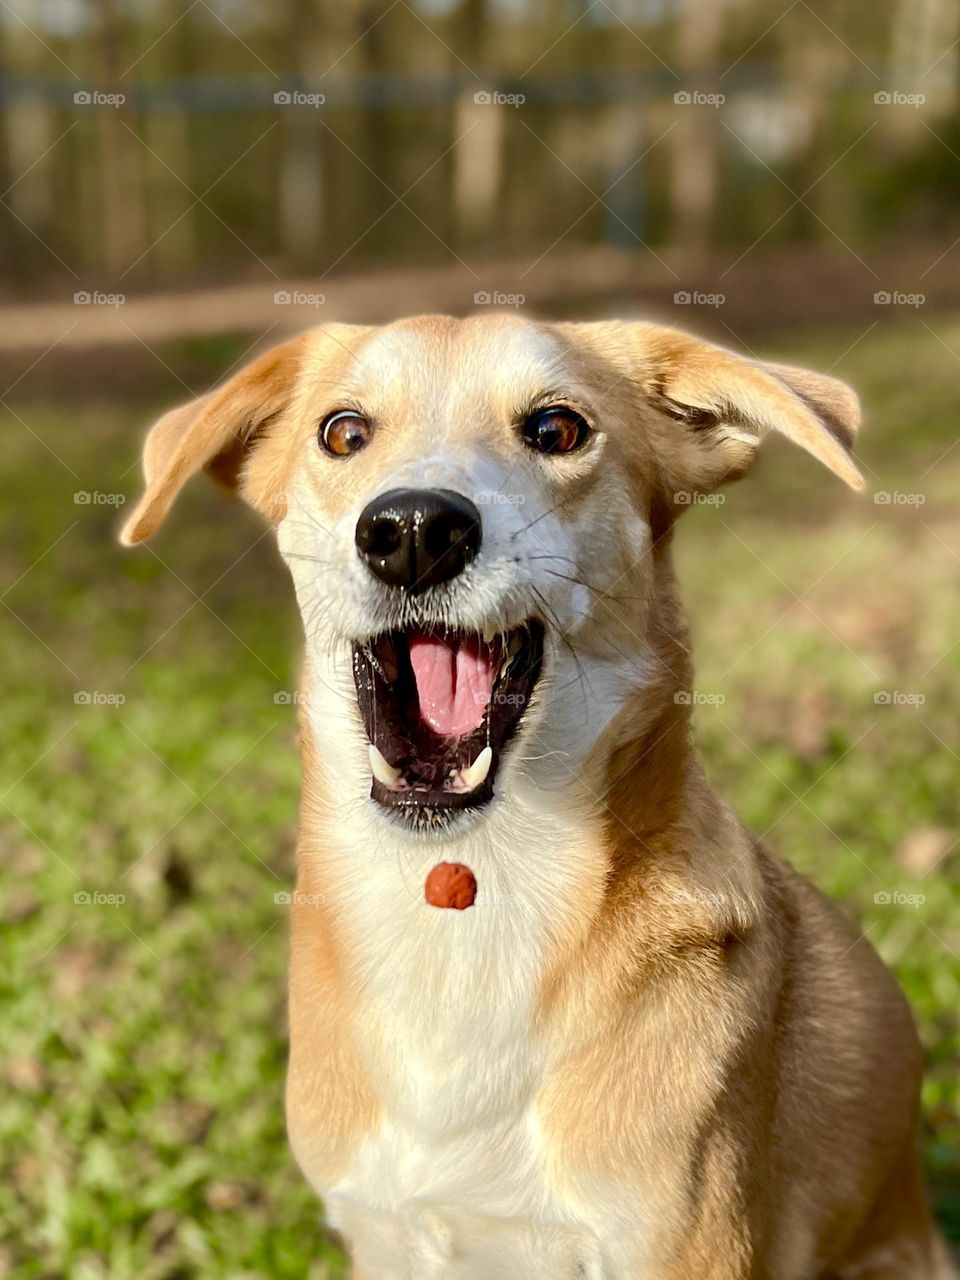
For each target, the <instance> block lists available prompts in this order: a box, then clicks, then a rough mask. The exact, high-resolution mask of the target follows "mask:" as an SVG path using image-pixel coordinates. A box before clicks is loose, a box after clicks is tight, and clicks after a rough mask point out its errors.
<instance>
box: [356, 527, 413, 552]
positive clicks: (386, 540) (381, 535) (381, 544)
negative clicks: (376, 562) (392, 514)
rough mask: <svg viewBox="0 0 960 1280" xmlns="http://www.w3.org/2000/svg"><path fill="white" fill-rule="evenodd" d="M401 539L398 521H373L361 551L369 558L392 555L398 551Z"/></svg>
mask: <svg viewBox="0 0 960 1280" xmlns="http://www.w3.org/2000/svg"><path fill="white" fill-rule="evenodd" d="M402 538H403V530H402V528H401V526H400V524H399V522H398V521H396V520H391V519H390V518H389V517H387V518H386V519H383V520H374V521H373V524H372V525H371V526H370V532H369V535H368V536H367V537H365V538H364V545H363V550H364V551H365V552H366V553H367V555H371V556H389V555H393V553H394V552H395V551H397V550H398V549H399V547H400V541H401V539H402Z"/></svg>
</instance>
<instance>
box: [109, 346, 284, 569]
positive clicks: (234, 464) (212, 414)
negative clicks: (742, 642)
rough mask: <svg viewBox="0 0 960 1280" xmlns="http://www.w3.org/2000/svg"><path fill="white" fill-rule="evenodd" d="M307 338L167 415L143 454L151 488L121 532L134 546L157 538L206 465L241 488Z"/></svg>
mask: <svg viewBox="0 0 960 1280" xmlns="http://www.w3.org/2000/svg"><path fill="white" fill-rule="evenodd" d="M302 341H303V340H302V338H293V339H291V341H289V342H285V343H283V345H282V346H279V347H274V348H273V350H272V351H268V352H267V353H266V354H265V355H262V356H261V357H260V358H259V359H258V360H255V361H254V362H253V363H252V364H250V365H248V366H247V367H246V368H245V369H241V371H240V372H239V373H237V374H235V375H234V376H233V377H232V378H230V380H229V381H228V382H226V383H224V385H223V386H222V387H218V388H217V389H216V390H214V391H211V392H209V393H208V394H207V395H205V396H200V397H199V399H197V400H193V401H191V403H190V404H185V405H181V406H180V407H179V408H178V409H172V410H171V411H170V412H169V413H165V414H164V415H163V417H162V418H160V419H159V420H158V421H157V422H156V423H154V425H153V427H151V429H150V433H149V435H148V436H147V440H146V444H145V445H144V450H143V472H144V476H145V478H146V489H145V491H144V494H143V497H142V498H141V499H140V501H139V502H138V503H137V505H136V507H135V508H134V510H133V513H132V514H131V516H130V518H129V519H128V520H127V522H126V524H125V525H124V527H123V530H122V532H121V534H120V541H121V542H123V543H125V544H126V545H127V546H133V545H134V543H137V542H143V541H144V540H145V539H146V538H151V537H152V536H153V535H154V534H155V533H156V531H157V530H158V529H159V528H160V525H161V524H162V523H163V521H164V520H165V519H166V516H167V513H168V512H169V510H170V508H171V507H172V506H173V502H174V499H175V498H176V496H177V494H178V493H179V492H180V490H181V488H182V487H183V485H184V484H185V483H186V481H187V480H189V478H190V477H191V476H192V475H193V474H194V472H195V471H199V469H200V468H201V467H205V468H206V469H207V470H208V471H209V472H210V474H211V475H213V476H214V478H215V479H216V480H218V481H219V482H220V483H221V484H225V485H226V486H227V487H228V488H234V489H235V488H237V487H239V486H240V484H241V481H242V473H243V468H244V466H245V464H246V462H247V459H248V458H249V455H250V451H251V449H252V448H253V446H254V444H255V442H256V440H257V438H258V437H259V436H260V435H262V433H263V432H264V430H265V428H266V427H267V425H268V424H269V423H270V421H271V420H272V419H273V418H275V417H276V416H277V414H279V413H281V412H282V411H283V409H284V408H285V407H286V405H287V404H288V402H289V400H290V398H291V395H292V392H293V386H294V382H295V379H296V375H297V369H298V367H299V364H300V352H301V346H302Z"/></svg>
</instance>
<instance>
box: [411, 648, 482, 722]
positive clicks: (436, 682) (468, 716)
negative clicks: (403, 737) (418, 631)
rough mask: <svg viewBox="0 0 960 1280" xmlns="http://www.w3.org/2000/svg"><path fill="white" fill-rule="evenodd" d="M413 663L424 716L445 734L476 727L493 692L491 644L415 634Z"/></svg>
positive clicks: (412, 653)
mask: <svg viewBox="0 0 960 1280" xmlns="http://www.w3.org/2000/svg"><path fill="white" fill-rule="evenodd" d="M410 663H411V665H412V667H413V674H414V678H415V679H416V682H417V693H418V694H419V697H420V718H421V720H423V721H424V722H425V723H426V724H428V725H429V726H430V728H431V729H433V730H434V731H435V732H436V733H440V734H443V736H444V737H449V738H461V737H463V735H464V734H465V733H469V732H470V731H471V729H476V727H477V725H478V724H479V723H480V721H481V720H482V719H483V714H484V712H485V711H486V709H487V704H488V703H489V701H490V698H491V697H492V695H493V680H494V676H495V675H496V669H495V667H494V661H493V655H492V653H491V650H490V647H489V646H488V645H484V644H474V643H471V644H468V645H462V644H450V643H448V642H447V641H446V640H443V639H441V638H440V637H439V636H411V637H410Z"/></svg>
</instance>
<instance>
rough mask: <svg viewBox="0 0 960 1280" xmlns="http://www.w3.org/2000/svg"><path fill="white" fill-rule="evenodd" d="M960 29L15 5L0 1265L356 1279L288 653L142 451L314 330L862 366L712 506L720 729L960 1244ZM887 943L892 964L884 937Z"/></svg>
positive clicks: (705, 633) (927, 7) (685, 13)
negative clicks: (603, 322) (914, 1077)
mask: <svg viewBox="0 0 960 1280" xmlns="http://www.w3.org/2000/svg"><path fill="white" fill-rule="evenodd" d="M958 64H960V7H958V6H957V5H956V3H955V2H954V0H869V2H867V0H824V2H822V3H807V0H792V3H789V2H788V0H696V2H695V3H694V2H690V3H684V2H682V0H560V2H559V3H557V2H553V3H548V2H547V0H460V3H455V2H453V0H421V2H420V3H415V2H413V0H392V3H388V2H387V0H383V2H381V0H363V2H362V3H357V4H335V3H333V2H332V0H279V3H277V4H274V5H270V6H265V5H253V4H249V3H246V2H245V0H193V2H192V3H182V4H174V3H170V2H169V0H138V2H137V3H136V4H121V3H120V2H119V0H0V101H2V106H3V111H2V119H0V192H2V194H0V264H2V284H0V389H2V394H0V418H2V423H3V426H2V430H3V455H4V466H3V468H2V476H0V485H2V490H0V493H2V498H3V501H2V503H0V521H2V523H3V526H4V530H3V531H4V535H5V536H4V538H3V544H2V546H3V549H2V552H0V564H2V579H3V580H2V586H0V601H2V605H3V608H2V610H0V621H2V624H3V628H2V644H3V658H2V660H3V665H4V671H5V675H6V677H7V681H6V683H7V694H6V700H5V715H4V751H3V763H2V766H0V842H2V843H0V847H2V861H0V917H2V919H3V922H4V929H3V931H2V936H0V947H2V949H3V952H4V964H3V965H2V967H0V973H2V977H0V982H2V990H3V1004H4V1013H3V1040H4V1045H5V1048H6V1050H7V1053H6V1056H5V1061H4V1062H3V1064H2V1065H0V1073H2V1074H3V1075H4V1077H5V1083H6V1086H7V1087H6V1088H5V1090H4V1091H3V1093H2V1095H0V1175H2V1176H0V1221H2V1224H3V1230H2V1231H0V1275H10V1276H17V1277H20V1276H23V1277H31V1276H33V1277H60V1276H69V1277H70V1278H71V1280H100V1278H102V1277H129V1276H137V1277H141V1278H142V1280H152V1278H154V1277H157V1278H160V1277H163V1278H165V1280H180V1278H185V1277H194V1276H197V1277H211V1276H224V1277H231V1278H232V1280H235V1278H240V1277H260V1276H275V1277H279V1276H283V1277H309V1280H321V1278H322V1277H339V1276H341V1275H342V1274H343V1270H342V1260H341V1258H340V1255H339V1253H338V1252H337V1249H336V1247H335V1245H334V1243H333V1241H332V1240H331V1239H330V1238H329V1237H328V1235H327V1234H326V1232H325V1229H324V1226H323V1222H322V1217H321V1214H320V1211H319V1208H318V1206H317V1204H316V1201H315V1199H314V1197H313V1195H312V1194H311V1193H310V1191H309V1190H308V1189H307V1187H306V1186H305V1184H304V1183H303V1181H302V1179H301V1178H300V1176H299V1174H298V1173H297V1171H296V1169H295V1168H294V1166H293V1162H292V1159H291V1157H290V1154H289V1152H288V1150H287V1147H286V1144H285V1138H284V1132H283V1109H282V1087H283V1071H284V1059H285V1052H286V1044H285V1008H284V969H285V961H286V914H287V902H288V897H287V895H288V893H289V890H290V887H291V876H292V869H293V861H294V844H295V817H296V798H297V788H298V764H297V754H296V741H295V712H296V707H295V701H296V695H295V690H296V685H297V669H298V657H297V653H298V647H299V634H298V626H297V619H296V614H295V609H294V605H293V599H292V592H291V591H290V589H289V587H288V584H287V581H286V579H285V575H284V572H283V570H282V566H281V565H280V563H279V560H278V558H277V556H276V553H275V551H274V550H273V548H272V546H271V541H270V539H269V537H268V536H265V534H264V531H263V529H262V528H261V527H260V526H259V524H258V523H257V521H256V520H255V519H254V518H253V517H252V516H251V515H249V514H248V513H247V512H245V511H244V510H243V509H242V508H241V507H240V506H239V505H238V504H235V503H232V502H230V501H229V500H228V499H227V498H225V497H224V496H222V495H221V494H219V493H218V492H216V491H214V490H213V488H212V487H211V486H208V485H207V484H206V483H205V482H204V481H203V480H198V481H197V482H196V483H194V484H193V485H191V486H190V488H189V490H188V492H187V493H186V494H185V495H184V498H183V500H182V501H181V503H180V504H179V506H178V508H177V510H176V512H175V513H174V516H173V517H172V519H171V521H170V524H169V527H168V528H167V529H166V530H165V531H164V533H163V534H162V535H161V537H160V538H158V539H157V541H156V543H155V544H151V546H150V547H148V548H142V549H139V550H137V551H136V552H122V551H121V550H120V549H119V548H118V547H117V545H116V542H115V533H116V529H117V527H118V524H119V522H120V519H121V518H122V508H123V507H124V505H125V504H126V503H127V502H128V501H130V500H131V499H132V498H133V496H134V495H135V493H136V492H137V489H138V485H139V449H140V443H141V440H142V437H143V433H144V431H145V429H146V427H147V426H148V424H149V423H150V421H151V420H152V419H153V418H154V417H155V416H156V415H157V414H158V413H159V412H160V411H162V410H163V409H165V408H167V407H170V406H171V405H173V404H175V403H177V402H180V401H183V400H186V399H188V398H190V397H192V396H194V395H196V394H198V393H200V392H202V391H205V390H207V389H208V388H209V387H210V386H211V385H212V384H214V383H215V382H217V381H218V380H220V379H222V378H224V377H226V376H227V375H228V374H229V372H230V371H231V370H233V369H234V368H236V367H238V366H240V365H241V364H242V363H243V362H244V361H245V360H246V359H248V358H249V357H250V356H251V355H252V354H253V353H254V352H255V351H257V350H259V349H261V348H263V347H264V346H266V345H269V344H270V343H271V342H274V341H277V340H279V339H281V338H282V337H284V336H286V335H287V334H288V333H291V332H293V331H295V330H297V329H300V328H303V327H306V326H308V325H311V324H320V323H323V322H324V321H326V320H360V321H381V320H388V319H391V318H394V317H396V316H399V315H403V314H407V313H410V312H417V311H425V310H432V309H435V310H444V311H452V312H454V313H457V314H463V315H468V314H475V313H476V312H477V311H478V309H482V308H490V307H500V308H517V309H519V310H520V311H522V312H523V313H524V314H530V315H541V316H548V317H549V316H565V317H579V318H590V317H601V316H610V315H619V316H638V315H644V316H648V317H654V318H658V319H660V320H662V321H663V322H664V323H666V324H674V325H681V326H683V327H686V328H691V329H694V330H696V331H698V332H700V333H701V334H703V335H705V336H708V337H711V338H713V339H715V340H717V341H720V342H722V343H724V344H725V345H728V346H730V347H733V348H735V349H737V350H739V351H743V352H745V353H747V354H752V355H756V356H775V357H777V358H778V359H781V360H786V361H789V362H792V363H797V364H809V365H811V366H813V367H816V368H820V369H822V370H825V371H830V372H832V373H834V374H835V375H836V376H838V377H842V378H845V379H846V380H848V381H849V382H851V383H852V384H853V385H854V386H855V387H856V388H857V389H858V390H859V392H860V394H861V396H862V398H863V402H864V409H865V425H864V429H863V433H862V446H861V448H860V450H859V454H860V458H861V460H862V466H863V469H864V474H865V475H866V477H867V479H868V482H869V486H870V489H869V492H868V494H867V495H866V496H865V497H862V498H857V497H852V496H851V495H850V494H849V493H848V492H847V491H845V490H843V487H842V486H841V485H839V484H838V483H837V482H835V481H834V480H833V479H832V478H831V477H830V476H829V475H828V474H827V473H826V472H824V471H822V470H818V469H817V467H816V465H815V464H814V463H813V462H812V461H811V460H810V459H808V458H807V457H806V456H805V455H798V454H796V453H791V452H790V451H789V449H788V448H787V447H786V446H783V447H781V446H780V445H779V444H778V443H777V442H776V441H771V442H770V444H769V446H765V452H764V456H763V458H762V461H761V463H760V465H759V466H758V467H757V468H756V470H755V472H754V473H753V474H752V475H751V477H750V478H749V479H748V480H747V481H746V482H744V483H743V484H742V485H738V486H736V487H734V488H731V489H730V490H728V491H726V492H725V493H724V494H722V495H720V498H721V501H719V502H717V503H713V504H704V505H703V506H701V507H697V508H695V509H693V510H691V511H690V512H689V513H688V514H685V515H684V518H683V521H682V522H681V524H680V526H679V528H678V536H677V558H678V567H679V572H680V576H681V580H682V586H683V589H684V593H685V597H686V600H687V603H688V607H689V610H690V614H691V619H692V625H693V636H694V641H695V645H696V650H697V653H698V681H699V691H698V692H699V696H698V705H697V711H696V718H695V723H696V732H697V735H698V738H699V740H700V745H701V747H702V750H703V753H704V755H705V759H706V762H707V767H708V772H709V774H710V776H711V777H712V779H713V780H714V782H715V784H716V785H717V787H718V788H719V789H720V790H721V791H722V793H723V794H724V795H725V796H726V797H727V798H728V799H729V800H730V801H731V802H732V803H733V804H735V806H736V807H737V809H738V810H739V812H740V814H741V815H742V816H743V818H744V819H745V820H746V821H747V822H748V823H749V824H750V825H751V826H752V827H753V828H754V830H756V831H757V832H759V833H763V834H765V836H766V838H767V839H768V840H769V841H770V842H771V843H772V844H774V846H775V847H776V848H777V849H778V850H779V851H780V852H781V853H782V854H784V855H785V856H786V857H788V858H789V859H790V860H791V861H792V862H794V864H796V865H797V866H798V867H799V868H800V869H801V870H803V871H804V872H805V873H807V874H808V875H810V876H811V877H812V878H813V879H814V880H815V881H816V882H817V883H818V884H819V885H820V886H821V887H822V888H823V889H824V890H825V891H827V892H828V893H830V894H831V895H833V896H834V897H836V898H838V899H839V900H840V901H841V902H842V903H843V905H844V907H845V909H846V910H847V911H848V912H849V913H850V914H851V916H853V917H854V918H856V919H857V920H859V921H860V923H861V924H862V926H863V927H864V929H865V930H866V933H867V936H868V937H869V938H870V940H871V941H872V943H873V944H874V945H875V946H876V947H877V948H878V949H879V951H880V952H881V954H882V955H883V956H884V958H885V959H886V960H887V962H888V963H889V964H891V965H892V966H893V968H894V969H895V970H896V972H897V974H898V976H899V978H900V980H901V982H902V983H903V985H904V987H905V988H906V990H907V992H908V994H909V996H910V998H911V1000H912V1003H913V1006H914V1009H915V1010H916V1014H917V1018H918V1022H919V1026H920V1031H921V1035H922V1038H923V1043H924V1047H925V1051H926V1054H927V1077H926V1084H925V1092H924V1122H923V1143H924V1152H925V1161H926V1167H927V1172H928V1177H929V1181H930V1186H931V1191H932V1195H933V1198H934V1202H935V1204H936V1207H937V1212H938V1214H939V1216H940V1218H941V1221H942V1222H943V1224H944V1227H945V1229H946V1231H947V1232H948V1233H949V1234H950V1235H951V1236H952V1237H953V1238H955V1239H956V1238H960V1118H958V1095H960V1086H958V1077H957V1067H958V1059H960V1025H958V1017H960V909H958V890H957V888H956V884H957V873H958V869H960V854H958V850H957V847H956V839H957V824H958V799H957V797H958V791H960V788H958V785H957V784H958V781H960V773H958V752H960V719H958V716H957V696H956V694H957V677H958V668H960V644H958V637H957V621H956V619H957V614H956V599H957V595H956V592H957V581H958V567H960V566H958V560H960V515H958V503H957V499H958V485H957V475H958V473H957V463H958V461H960V448H958V447H957V437H958V430H957V427H958V423H957V419H958V412H957V409H958V392H957V388H958V364H960V225H958V217H957V209H958V208H960V114H958V91H960V65H958ZM861 945H862V944H861Z"/></svg>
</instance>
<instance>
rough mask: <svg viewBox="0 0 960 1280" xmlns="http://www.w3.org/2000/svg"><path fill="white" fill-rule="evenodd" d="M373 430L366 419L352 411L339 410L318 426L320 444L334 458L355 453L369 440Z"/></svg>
mask: <svg viewBox="0 0 960 1280" xmlns="http://www.w3.org/2000/svg"><path fill="white" fill-rule="evenodd" d="M372 430H373V428H372V427H371V426H370V423H369V422H368V421H367V420H366V418H364V417H362V415H361V414H359V413H355V412H354V411H353V409H341V410H340V411H339V412H338V413H331V414H330V416H329V417H328V418H324V420H323V422H321V424H320V431H319V436H320V443H321V444H322V445H323V447H324V449H326V451H327V453H332V454H333V456H334V457H335V458H346V457H347V455H348V454H351V453H356V452H357V450H358V449H362V448H363V446H364V445H365V444H366V443H367V441H368V440H369V439H370V435H371V432H372Z"/></svg>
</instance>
